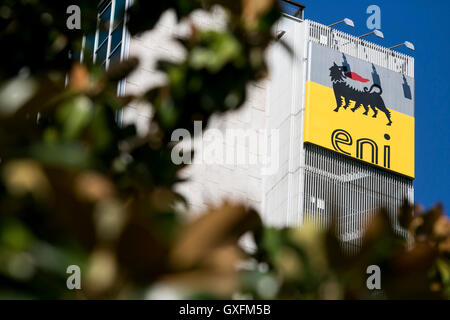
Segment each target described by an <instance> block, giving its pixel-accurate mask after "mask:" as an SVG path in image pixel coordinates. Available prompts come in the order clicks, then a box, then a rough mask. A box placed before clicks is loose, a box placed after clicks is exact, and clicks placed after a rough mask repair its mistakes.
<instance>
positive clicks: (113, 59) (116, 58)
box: [109, 45, 122, 63]
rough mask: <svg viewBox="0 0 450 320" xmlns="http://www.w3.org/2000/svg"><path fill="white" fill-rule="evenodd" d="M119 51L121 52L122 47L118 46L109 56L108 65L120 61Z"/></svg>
mask: <svg viewBox="0 0 450 320" xmlns="http://www.w3.org/2000/svg"><path fill="white" fill-rule="evenodd" d="M121 51H122V46H121V45H120V46H118V47H117V48H116V50H115V51H114V52H113V53H112V54H111V56H110V57H109V59H110V63H114V62H116V61H119V60H120V53H121Z"/></svg>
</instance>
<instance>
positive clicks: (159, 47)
mask: <svg viewBox="0 0 450 320" xmlns="http://www.w3.org/2000/svg"><path fill="white" fill-rule="evenodd" d="M222 18H223V15H222V13H221V12H220V10H217V11H216V12H215V13H214V14H213V15H212V16H211V15H208V14H205V13H202V12H196V13H195V14H194V15H193V17H192V21H195V23H196V24H197V25H198V26H201V27H203V28H220V27H221V25H222V21H223V19H222ZM303 25H304V24H303V23H299V22H298V21H294V20H291V19H289V18H283V19H282V20H281V21H280V23H279V24H278V25H277V29H280V30H284V31H286V34H285V35H284V36H283V41H286V42H287V43H288V44H289V45H290V46H291V47H292V48H293V49H294V52H295V54H294V55H293V56H291V55H289V53H288V51H286V50H285V49H284V48H282V46H280V45H279V44H275V45H273V46H272V47H271V49H270V50H269V52H268V56H267V59H268V62H269V66H270V77H269V78H268V79H266V80H263V81H261V82H259V83H255V84H251V85H249V87H248V99H247V101H246V103H245V105H244V106H243V107H242V108H241V109H240V110H238V111H235V112H228V113H227V114H224V115H221V116H214V117H213V118H212V120H211V122H210V125H209V127H208V128H217V129H219V130H220V131H221V132H223V133H224V134H225V132H226V130H227V129H252V130H255V131H257V133H258V140H259V141H260V142H261V141H264V140H263V139H264V137H265V138H269V140H268V141H267V143H270V142H271V141H270V138H271V134H270V131H269V130H271V129H275V130H278V132H279V139H280V141H279V142H280V143H279V147H278V150H276V153H275V154H276V155H278V157H279V170H277V171H276V172H275V173H274V174H273V175H263V174H262V171H261V165H260V163H261V162H262V161H263V160H264V159H265V158H266V157H267V156H268V155H267V152H265V150H264V148H261V147H259V148H257V151H256V154H255V156H256V157H257V160H258V164H249V163H247V164H226V163H224V164H211V165H205V164H193V165H191V166H188V168H187V169H186V170H184V172H183V176H184V177H187V178H189V182H186V183H183V184H180V185H178V186H177V189H178V191H179V192H180V193H182V194H183V195H185V197H186V198H187V200H188V202H189V204H190V207H191V208H190V210H191V212H193V213H199V212H201V211H202V210H204V209H205V208H206V206H207V205H209V204H216V203H220V202H221V201H222V200H224V199H231V200H238V201H241V202H244V203H246V204H248V205H250V206H252V207H254V208H255V209H257V210H258V211H259V212H261V213H262V216H263V218H264V220H265V221H266V223H268V224H271V225H278V226H282V225H287V224H292V223H295V224H298V223H299V222H300V221H301V220H300V213H299V212H300V210H299V208H301V207H302V204H301V201H302V197H299V194H300V193H301V182H300V181H301V179H302V175H301V170H300V169H301V163H302V157H301V155H302V153H301V150H302V140H303V138H302V128H303V110H304V109H303V101H304V79H305V77H306V73H305V72H306V60H305V59H304V57H305V56H306V50H307V49H306V46H305V41H306V40H305V37H306V35H305V28H304V27H303ZM186 32H189V27H188V25H187V23H183V24H182V25H181V26H176V24H175V16H174V14H173V13H172V12H167V13H166V14H164V15H163V17H162V18H161V21H160V22H159V23H158V25H157V27H156V28H155V30H153V31H151V32H147V33H145V34H143V35H141V36H139V37H134V38H132V39H131V41H130V50H129V56H137V57H139V58H140V60H141V64H140V66H139V68H138V69H137V71H136V72H134V73H133V74H132V75H131V76H130V77H129V78H128V79H127V81H126V92H127V93H140V92H144V91H146V90H148V89H149V88H150V87H152V86H156V85H158V84H161V83H164V81H165V80H166V79H165V77H164V75H163V74H161V73H159V72H158V71H156V70H155V62H156V60H157V59H158V58H165V59H172V60H174V61H176V60H179V59H182V58H183V57H184V52H183V49H182V47H180V46H179V45H178V44H177V43H176V42H174V41H171V40H170V37H171V36H173V35H181V34H184V33H186ZM151 116H152V112H151V107H150V106H148V105H140V104H132V105H130V106H129V107H128V108H127V109H126V111H125V112H124V115H123V120H124V122H126V123H127V122H135V123H137V127H138V130H139V131H140V132H142V133H143V132H145V131H146V130H148V123H149V119H150V118H151ZM223 147H224V150H225V151H226V152H227V153H228V152H231V153H236V151H237V150H241V151H242V150H243V151H244V152H245V153H246V154H249V153H251V152H252V150H251V149H249V145H248V143H245V142H239V141H238V142H234V143H230V142H229V141H225V142H224V143H223ZM253 151H254V150H253Z"/></svg>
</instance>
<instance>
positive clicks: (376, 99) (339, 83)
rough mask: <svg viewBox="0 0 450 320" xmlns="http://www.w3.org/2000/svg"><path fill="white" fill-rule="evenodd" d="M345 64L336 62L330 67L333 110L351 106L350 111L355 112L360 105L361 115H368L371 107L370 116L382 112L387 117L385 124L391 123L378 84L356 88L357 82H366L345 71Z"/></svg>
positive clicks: (355, 74) (346, 69)
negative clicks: (333, 98) (334, 102)
mask: <svg viewBox="0 0 450 320" xmlns="http://www.w3.org/2000/svg"><path fill="white" fill-rule="evenodd" d="M347 71H348V68H347V67H346V66H338V65H337V64H336V63H334V65H333V66H332V67H331V68H330V77H331V82H332V83H333V91H334V96H335V98H336V108H335V109H334V111H335V112H338V111H339V109H340V108H344V109H347V107H349V106H351V110H352V112H355V111H356V110H358V109H359V108H360V107H363V108H364V113H363V115H366V116H367V115H368V113H369V108H370V109H372V111H373V115H372V118H376V117H377V115H378V111H381V112H383V113H384V114H385V115H386V118H387V119H388V123H387V124H386V125H387V126H390V125H391V124H392V121H391V112H390V111H389V110H388V109H387V108H386V106H385V104H384V101H383V98H381V94H382V93H383V90H382V89H381V86H379V85H378V84H373V85H372V86H371V87H370V89H368V88H367V87H364V89H357V88H356V87H357V86H356V84H357V83H358V82H362V83H365V82H368V81H369V80H368V79H365V78H363V77H361V76H360V75H358V74H357V73H355V72H347Z"/></svg>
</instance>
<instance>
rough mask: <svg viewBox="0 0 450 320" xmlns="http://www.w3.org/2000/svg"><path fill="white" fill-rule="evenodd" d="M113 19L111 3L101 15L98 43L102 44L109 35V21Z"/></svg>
mask: <svg viewBox="0 0 450 320" xmlns="http://www.w3.org/2000/svg"><path fill="white" fill-rule="evenodd" d="M110 20H111V5H109V6H108V7H107V8H106V9H105V11H103V13H102V14H101V15H100V21H99V26H98V28H99V30H98V44H99V45H101V44H102V43H103V41H105V39H106V38H107V37H108V33H109V22H110Z"/></svg>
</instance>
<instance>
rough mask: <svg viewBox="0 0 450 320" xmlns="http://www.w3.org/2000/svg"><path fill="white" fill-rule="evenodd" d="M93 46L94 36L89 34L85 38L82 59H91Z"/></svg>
mask: <svg viewBox="0 0 450 320" xmlns="http://www.w3.org/2000/svg"><path fill="white" fill-rule="evenodd" d="M94 44H95V34H90V35H88V36H86V42H85V44H84V58H85V59H86V58H87V57H91V61H92V54H93V53H94Z"/></svg>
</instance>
